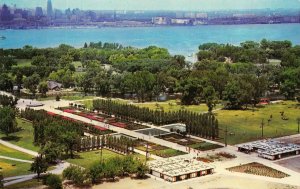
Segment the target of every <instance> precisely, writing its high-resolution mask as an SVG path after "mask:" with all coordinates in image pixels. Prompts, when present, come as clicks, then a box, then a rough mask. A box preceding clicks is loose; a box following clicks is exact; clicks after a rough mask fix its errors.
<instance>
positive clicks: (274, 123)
mask: <svg viewBox="0 0 300 189" xmlns="http://www.w3.org/2000/svg"><path fill="white" fill-rule="evenodd" d="M282 111H283V112H284V115H285V117H286V118H288V120H283V119H281V114H280V112H282ZM215 114H216V116H217V118H218V120H219V128H220V129H222V130H221V131H220V135H221V137H222V138H223V137H224V133H225V132H224V130H225V127H226V125H227V128H228V144H238V143H243V142H247V141H253V140H257V139H261V130H262V129H261V127H260V126H261V122H262V119H264V125H265V126H264V138H272V137H279V136H285V135H291V134H296V133H297V129H298V125H297V118H299V117H300V105H299V104H297V102H293V101H284V102H281V103H278V104H270V105H267V106H264V107H260V108H256V109H255V111H252V110H219V111H217V112H215ZM271 115H272V118H271V119H270V116H271ZM268 119H270V120H271V121H270V122H269V123H268ZM222 142H224V140H222Z"/></svg>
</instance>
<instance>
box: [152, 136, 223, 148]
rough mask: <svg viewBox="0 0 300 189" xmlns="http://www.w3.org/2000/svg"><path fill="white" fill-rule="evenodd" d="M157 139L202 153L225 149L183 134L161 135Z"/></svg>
mask: <svg viewBox="0 0 300 189" xmlns="http://www.w3.org/2000/svg"><path fill="white" fill-rule="evenodd" d="M157 138H160V139H163V140H166V141H169V142H173V143H177V144H179V145H182V146H186V147H189V148H192V149H190V150H193V149H196V150H200V151H206V150H214V149H217V148H221V147H223V146H220V145H217V144H212V143H209V142H205V141H201V140H198V139H194V138H191V137H188V136H186V135H181V134H177V133H171V134H165V135H159V136H157Z"/></svg>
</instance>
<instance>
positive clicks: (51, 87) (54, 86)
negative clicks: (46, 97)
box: [47, 81, 62, 91]
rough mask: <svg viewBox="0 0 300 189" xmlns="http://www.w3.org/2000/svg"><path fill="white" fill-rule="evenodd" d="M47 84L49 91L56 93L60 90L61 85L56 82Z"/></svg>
mask: <svg viewBox="0 0 300 189" xmlns="http://www.w3.org/2000/svg"><path fill="white" fill-rule="evenodd" d="M47 84H48V89H49V90H56V91H58V90H60V89H61V88H62V84H61V83H58V82H56V81H48V82H47Z"/></svg>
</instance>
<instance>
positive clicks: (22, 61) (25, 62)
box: [16, 59, 31, 67]
mask: <svg viewBox="0 0 300 189" xmlns="http://www.w3.org/2000/svg"><path fill="white" fill-rule="evenodd" d="M16 61H17V65H16V66H17V67H27V66H31V60H30V59H17V60H16Z"/></svg>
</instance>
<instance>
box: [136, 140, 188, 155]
mask: <svg viewBox="0 0 300 189" xmlns="http://www.w3.org/2000/svg"><path fill="white" fill-rule="evenodd" d="M135 148H136V149H138V150H141V151H144V152H145V155H146V154H147V153H150V154H153V155H156V156H159V157H163V158H168V157H174V156H179V155H184V154H186V153H185V152H181V151H178V150H174V149H172V148H168V147H166V146H162V145H159V144H155V143H151V142H147V141H144V140H142V139H138V140H137V141H136V142H135Z"/></svg>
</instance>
